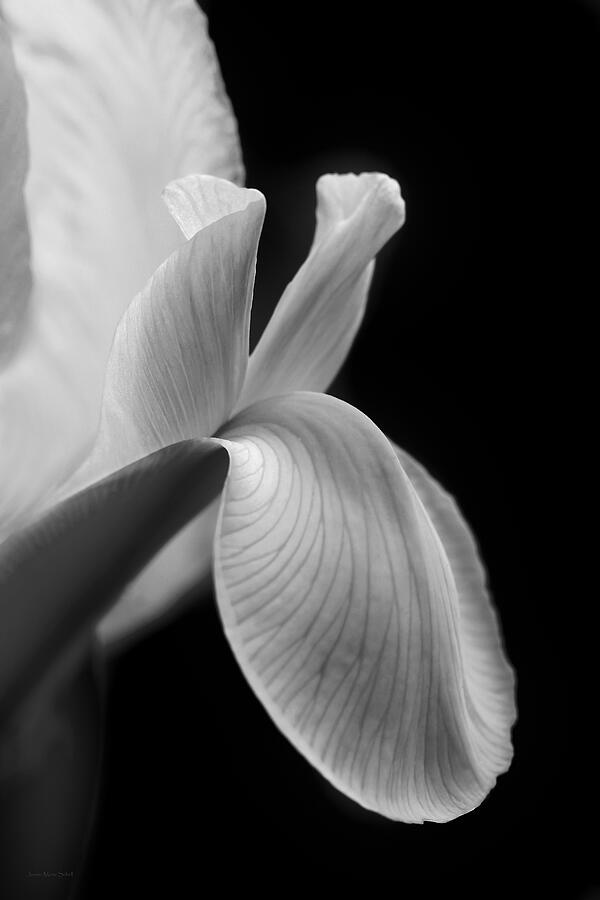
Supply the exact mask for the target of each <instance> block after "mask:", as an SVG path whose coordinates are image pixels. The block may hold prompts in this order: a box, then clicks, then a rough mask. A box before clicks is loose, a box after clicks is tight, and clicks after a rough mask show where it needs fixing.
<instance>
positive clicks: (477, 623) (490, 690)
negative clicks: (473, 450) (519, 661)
mask: <svg viewBox="0 0 600 900" xmlns="http://www.w3.org/2000/svg"><path fill="white" fill-rule="evenodd" d="M391 444H392V448H393V449H394V451H395V453H396V456H397V457H398V459H399V461H400V464H401V466H402V468H403V469H404V471H405V472H406V474H407V475H408V477H409V479H410V481H411V483H412V485H413V487H414V489H415V490H416V492H417V494H418V495H419V499H420V500H421V503H422V504H423V506H424V507H425V509H426V510H427V513H428V515H429V518H430V519H431V521H432V523H433V526H434V528H435V530H436V531H437V533H438V536H439V538H440V540H441V542H442V544H443V547H444V550H445V552H446V556H447V557H448V561H449V562H450V567H451V569H452V574H453V576H454V582H455V584H456V590H457V593H458V597H459V600H460V616H461V628H462V632H463V635H464V637H465V640H464V644H463V646H464V662H465V667H466V668H467V671H468V672H469V673H470V674H469V676H468V677H469V681H470V684H471V685H472V691H473V692H479V699H478V703H480V704H482V705H483V706H485V705H486V703H487V704H489V703H490V702H493V704H494V705H495V708H492V709H491V712H492V714H494V715H500V716H503V717H506V718H510V719H513V720H514V718H515V717H516V709H515V703H514V681H515V678H514V673H513V670H512V668H511V667H510V665H509V664H508V663H507V661H506V657H505V656H504V652H503V648H502V639H501V634H500V627H499V623H498V618H497V615H496V611H495V609H494V607H493V605H492V603H491V601H490V598H489V592H488V587H487V577H486V573H485V569H484V567H483V565H482V562H481V559H480V558H479V551H478V549H477V544H476V542H475V538H474V537H473V534H472V532H471V530H470V528H469V526H468V525H467V523H466V522H465V520H464V517H463V515H462V513H461V511H460V509H459V508H458V505H457V503H456V500H455V499H454V498H453V497H452V496H451V495H450V494H449V493H448V492H447V491H445V490H444V488H443V487H442V486H441V485H440V484H439V483H438V482H437V481H436V480H435V479H434V478H432V477H431V475H430V474H429V473H428V472H427V471H426V470H425V469H424V467H423V466H422V465H421V464H420V463H418V462H417V461H416V460H415V459H413V457H412V456H410V454H408V453H407V452H406V450H402V449H401V448H400V447H398V446H397V445H396V444H394V442H393V441H392V442H391ZM501 684H504V686H505V689H504V690H502V691H497V690H494V686H495V685H501Z"/></svg>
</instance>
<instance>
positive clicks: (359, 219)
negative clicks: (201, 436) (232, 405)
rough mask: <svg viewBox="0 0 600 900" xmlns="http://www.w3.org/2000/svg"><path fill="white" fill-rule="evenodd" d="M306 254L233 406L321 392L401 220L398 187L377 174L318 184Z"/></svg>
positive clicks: (350, 336) (351, 335)
mask: <svg viewBox="0 0 600 900" xmlns="http://www.w3.org/2000/svg"><path fill="white" fill-rule="evenodd" d="M317 200H318V206H317V228H316V232H315V239H314V242H313V245H312V248H311V251H310V254H309V256H308V258H307V260H306V262H305V263H304V265H303V266H302V267H301V268H300V270H299V271H298V273H297V275H296V277H295V278H294V279H293V281H292V282H291V283H290V284H289V285H288V287H287V288H286V290H285V291H284V293H283V295H282V297H281V300H280V301H279V303H278V305H277V307H276V309H275V312H274V313H273V316H272V318H271V320H270V322H269V323H268V325H267V327H266V329H265V331H264V334H263V335H262V337H261V339H260V341H259V342H258V344H257V346H256V349H255V350H254V352H253V353H252V356H251V357H250V364H249V366H248V375H247V378H246V384H245V386H244V392H243V394H242V397H241V399H240V403H239V405H238V409H243V408H244V406H247V405H249V404H250V403H253V402H255V401H256V400H260V399H263V398H265V397H270V396H275V395H277V394H282V393H285V392H287V391H295V390H311V391H322V390H326V389H327V387H328V386H329V385H330V384H331V382H332V381H333V379H334V378H335V376H336V374H337V372H338V370H339V368H340V366H341V365H342V363H343V361H344V359H345V358H346V355H347V353H348V350H349V349H350V346H351V344H352V341H353V340H354V336H355V334H356V331H357V330H358V328H359V326H360V323H361V321H362V317H363V314H364V310H365V305H366V302H367V294H368V290H369V285H370V282H371V276H372V274H373V262H372V261H373V258H374V257H375V255H376V254H377V253H378V252H379V250H380V249H381V247H383V245H384V244H385V243H386V241H388V240H389V238H390V237H391V236H392V235H393V234H394V232H396V231H397V230H398V228H400V226H401V225H402V224H403V222H404V202H403V200H402V198H401V196H400V188H399V186H398V183H397V182H396V181H394V180H393V179H391V178H388V177H387V176H386V175H381V174H379V173H377V172H363V173H362V174H361V175H324V176H323V177H321V178H320V179H319V181H318V183H317Z"/></svg>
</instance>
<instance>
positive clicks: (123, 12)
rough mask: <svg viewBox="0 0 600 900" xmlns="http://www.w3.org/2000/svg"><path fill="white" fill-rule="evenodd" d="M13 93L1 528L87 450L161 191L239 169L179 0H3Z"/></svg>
mask: <svg viewBox="0 0 600 900" xmlns="http://www.w3.org/2000/svg"><path fill="white" fill-rule="evenodd" d="M2 13H3V16H4V20H5V22H6V25H7V27H8V30H9V32H10V35H11V38H12V42H13V48H14V53H15V58H16V62H17V66H18V69H19V71H20V73H21V75H22V76H23V79H24V82H25V88H26V92H27V99H28V133H29V145H30V169H29V175H28V179H27V183H26V188H25V200H26V207H27V215H28V220H29V228H30V233H31V252H32V268H33V272H34V276H35V277H34V288H33V293H32V297H31V310H30V320H31V321H30V323H29V329H28V333H27V336H26V340H24V341H23V342H22V345H21V347H20V352H19V353H18V355H17V356H16V357H15V358H14V359H13V362H12V365H11V367H10V369H9V370H7V371H6V372H5V373H4V376H3V379H2V382H1V383H0V412H1V415H2V421H3V426H4V428H5V429H6V435H4V434H3V435H2V437H1V438H0V447H1V450H0V454H1V456H0V477H2V479H3V480H4V482H5V484H3V491H4V493H3V496H2V503H3V518H4V520H5V521H8V520H9V519H10V520H11V522H12V524H13V526H14V525H15V524H16V523H17V521H18V519H17V516H18V514H19V512H20V511H21V510H22V509H23V508H27V507H28V506H31V505H32V504H34V503H35V502H37V499H38V497H39V496H40V494H42V493H43V492H44V490H46V489H47V488H48V486H49V485H50V484H51V483H52V482H57V481H58V480H60V479H62V478H63V477H64V475H65V473H66V472H67V473H68V471H69V469H71V468H72V467H73V466H74V465H75V464H76V463H78V462H79V461H80V460H81V459H82V458H83V456H84V455H85V453H86V452H87V451H88V450H89V442H91V440H92V439H93V435H94V433H95V430H96V427H97V423H98V414H99V404H100V397H101V392H102V380H103V374H104V368H105V364H106V359H107V356H108V352H109V349H110V344H111V341H112V338H113V335H114V331H115V327H116V325H117V322H118V321H119V318H120V316H121V315H122V313H123V311H124V309H125V308H126V306H127V304H128V303H129V302H130V301H131V299H132V298H133V297H134V296H135V295H136V294H137V293H138V292H139V291H140V290H141V289H142V288H143V286H144V284H145V283H146V282H147V280H148V278H150V277H151V275H152V273H153V272H154V271H155V270H156V268H157V266H158V265H160V264H161V263H162V262H163V261H164V260H165V259H166V258H167V257H168V256H169V254H170V253H171V252H172V251H173V250H174V249H176V248H177V247H178V246H180V245H181V243H183V238H182V236H181V233H180V231H179V229H178V228H177V226H176V225H175V223H174V222H173V221H172V219H171V217H170V216H169V214H168V212H167V210H166V209H165V206H164V203H163V202H162V200H161V196H160V194H161V191H162V190H163V188H164V186H165V184H167V183H168V182H170V181H172V180H173V179H175V178H179V177H182V176H184V175H187V174H190V173H193V172H205V173H210V174H215V175H219V176H223V177H226V178H229V179H232V180H237V181H240V180H241V179H242V178H243V170H242V165H241V156H240V149H239V142H238V137H237V129H236V125H235V121H234V118H233V115H232V112H231V108H230V105H229V101H228V100H227V97H226V95H225V92H224V89H223V84H222V80H221V76H220V73H219V69H218V64H217V60H216V57H215V53H214V49H213V46H212V44H211V42H210V40H209V38H208V33H207V25H206V19H205V17H204V15H203V14H202V13H201V11H200V10H199V8H198V6H197V4H196V3H194V2H193V0H102V2H99V0H77V2H73V0H53V2H52V3H48V2H47V0H3V3H2Z"/></svg>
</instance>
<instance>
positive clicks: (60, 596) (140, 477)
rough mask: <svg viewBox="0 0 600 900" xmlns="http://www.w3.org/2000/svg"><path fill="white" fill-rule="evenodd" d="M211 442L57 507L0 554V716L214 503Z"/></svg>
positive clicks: (220, 465)
mask: <svg viewBox="0 0 600 900" xmlns="http://www.w3.org/2000/svg"><path fill="white" fill-rule="evenodd" d="M226 471H227V456H226V454H225V453H224V451H223V450H222V448H221V447H219V445H218V443H217V442H216V441H213V440H209V441H192V442H189V441H188V442H185V443H182V444H178V445H176V446H173V447H167V448H166V449H164V450H162V451H160V452H158V453H156V454H153V455H152V456H150V457H148V458H145V459H143V460H141V461H138V462H136V463H134V464H133V465H131V466H129V467H127V468H126V469H123V470H121V471H119V472H116V473H113V474H112V475H111V476H110V477H109V478H108V479H106V480H105V481H102V482H100V483H98V484H95V485H92V486H91V487H90V488H88V489H87V490H85V491H83V492H81V493H79V494H76V495H74V496H73V497H70V498H69V499H68V500H66V501H65V502H64V503H62V504H59V505H57V506H55V507H54V508H53V509H52V510H51V511H50V512H49V513H48V514H47V515H46V516H45V517H41V518H40V519H39V520H36V522H35V523H33V524H32V525H30V526H28V527H27V528H25V529H23V530H22V531H21V532H19V533H18V534H15V535H12V536H11V537H10V538H9V539H8V540H7V541H5V542H4V544H3V545H2V546H1V547H0V714H1V718H2V721H3V723H4V722H5V721H6V717H7V716H8V715H9V714H12V713H14V712H15V710H16V709H17V707H18V706H19V705H20V704H21V703H22V702H23V701H24V700H25V699H26V698H27V697H28V696H29V695H30V694H31V692H32V691H33V690H34V689H36V688H37V687H38V685H39V683H40V682H41V681H42V679H45V678H46V677H47V676H50V677H53V673H54V672H55V671H56V669H59V670H60V667H61V660H62V657H63V655H64V654H66V653H68V652H70V649H71V648H72V647H73V645H74V644H76V643H77V642H78V641H80V640H81V639H82V638H83V637H85V636H86V635H87V637H88V638H89V637H90V636H91V633H92V629H93V627H94V625H95V623H96V622H97V621H98V619H99V618H100V617H101V615H102V614H103V613H104V612H105V611H106V609H107V608H108V607H109V606H110V603H111V602H114V600H115V598H116V597H118V596H119V593H120V592H121V590H122V589H123V587H124V585H126V584H127V582H128V581H129V580H130V579H131V578H132V577H133V576H134V575H135V574H136V573H137V572H139V570H140V569H141V568H142V566H143V565H145V563H146V562H147V561H148V560H150V559H151V558H152V556H153V554H154V553H155V552H156V551H157V550H158V549H159V548H160V547H161V546H162V545H163V544H164V543H165V542H166V541H168V540H169V539H170V538H171V537H172V535H173V534H175V533H176V532H177V531H178V530H179V529H180V528H181V527H183V526H184V525H185V524H186V523H187V522H189V521H190V519H192V517H193V516H196V515H197V514H198V513H200V512H201V510H202V509H204V508H205V507H206V506H207V505H209V504H210V503H211V501H212V500H213V499H214V497H215V496H217V495H218V493H219V491H220V489H221V486H222V483H223V479H224V477H225V474H226Z"/></svg>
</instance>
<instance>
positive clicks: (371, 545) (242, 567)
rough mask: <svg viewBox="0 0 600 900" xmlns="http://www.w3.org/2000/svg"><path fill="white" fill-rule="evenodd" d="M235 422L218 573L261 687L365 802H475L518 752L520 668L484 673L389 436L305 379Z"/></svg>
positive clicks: (287, 725)
mask: <svg viewBox="0 0 600 900" xmlns="http://www.w3.org/2000/svg"><path fill="white" fill-rule="evenodd" d="M224 438H225V439H224V441H223V443H224V445H225V446H226V447H227V449H228V450H229V453H230V457H231V466H230V472H229V476H228V480H227V482H226V486H225V490H224V495H223V501H222V507H221V512H220V519H219V524H218V526H217V534H216V536H215V563H214V571H215V583H216V588H217V597H218V603H219V609H220V611H221V615H222V618H223V622H224V625H225V630H226V633H227V636H228V638H229V641H230V643H231V645H232V648H233V650H234V653H235V655H236V657H237V659H238V662H239V663H240V666H241V667H242V669H243V671H244V674H245V675H246V677H247V678H248V680H249V682H250V684H251V685H252V687H253V689H254V691H255V692H256V694H257V696H258V697H259V698H260V699H261V701H262V702H263V703H264V705H265V707H266V709H267V710H268V712H269V713H270V715H271V716H272V718H273V719H274V721H275V722H276V724H277V725H278V726H279V727H280V728H281V730H282V731H283V732H284V733H285V734H286V735H287V736H288V737H289V738H290V740H291V741H292V742H293V743H294V744H295V746H296V747H297V748H298V749H299V750H300V751H301V752H302V753H303V754H304V755H305V756H306V757H307V759H309V760H310V762H312V763H313V765H315V766H316V767H317V768H318V770H319V771H320V772H321V773H322V774H323V775H325V776H326V777H327V778H328V779H329V780H330V781H331V782H332V783H333V784H334V785H335V786H336V787H338V788H339V789H340V790H342V791H343V792H344V793H346V794H347V795H348V796H350V797H352V798H353V799H355V800H357V801H358V802H359V803H361V804H362V805H364V806H366V807H368V808H369V809H373V810H375V811H377V812H380V813H382V814H384V815H386V816H388V817H390V818H393V819H400V820H402V821H406V822H421V821H423V819H428V820H433V821H447V820H449V819H453V818H455V817H456V816H459V815H461V814H462V813H465V812H467V811H469V810H471V809H473V807H475V806H477V805H478V804H479V803H480V802H481V801H482V799H483V798H484V797H485V796H486V794H487V793H488V791H489V790H490V789H491V788H492V786H493V785H494V783H495V780H496V776H497V775H498V774H499V773H501V772H503V771H505V770H506V768H507V767H508V765H509V762H510V759H511V753H512V751H511V745H510V727H511V724H512V719H513V715H512V700H511V696H510V695H511V690H512V685H511V684H510V683H508V682H507V680H506V678H504V677H499V678H498V679H497V681H494V680H493V679H492V678H491V677H490V676H491V674H492V673H493V671H494V667H493V666H491V667H490V668H489V670H486V676H485V678H484V679H483V680H482V682H481V683H479V682H478V681H477V677H478V673H477V671H476V670H475V669H474V668H473V667H472V666H471V665H470V660H471V650H472V647H473V640H474V637H475V633H474V632H472V631H471V629H470V623H469V626H468V627H469V633H468V634H465V633H464V630H463V619H462V606H461V603H462V599H461V598H460V597H459V595H458V591H457V586H456V582H455V579H454V576H453V572H452V569H451V567H450V563H449V561H448V558H447V556H446V553H445V552H444V549H443V546H442V543H441V542H440V539H439V537H438V535H437V533H436V531H435V529H434V527H433V525H432V523H431V520H430V518H429V516H428V515H427V513H426V511H425V508H424V507H423V504H422V503H421V501H420V500H419V497H418V495H417V494H416V492H415V490H414V488H413V487H412V485H411V483H410V481H409V479H408V478H407V477H406V475H405V473H404V471H403V469H402V467H401V466H400V464H399V462H398V459H397V457H396V455H395V454H394V451H393V450H392V447H391V446H390V444H389V442H388V441H387V439H386V438H385V436H384V435H383V434H382V433H381V432H380V431H379V430H378V429H377V428H376V427H375V426H374V425H373V423H372V422H370V421H369V420H368V419H367V418H366V417H365V416H363V415H362V414H361V413H359V412H358V411H357V410H355V409H353V408H352V407H350V406H348V405H347V404H344V403H342V402H341V401H339V400H336V399H334V398H332V397H326V396H323V395H316V394H300V393H299V394H294V395H289V396H284V397H279V398H275V399H271V400H267V401H264V402H262V403H258V404H256V405H255V406H254V407H251V408H249V409H248V410H246V411H244V412H243V413H241V414H240V416H238V417H237V418H236V419H235V420H234V421H233V423H231V426H228V428H227V430H226V432H225V433H224ZM481 602H482V603H486V602H487V600H486V598H485V597H482V598H481ZM485 621H486V618H485V617H482V619H481V624H484V623H485ZM480 637H481V644H480V651H481V658H482V659H483V658H484V657H485V654H486V653H487V647H488V644H487V641H488V637H487V633H486V630H485V627H484V629H483V633H482V635H481V636H480ZM501 675H502V676H503V675H504V672H502V673H501Z"/></svg>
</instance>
